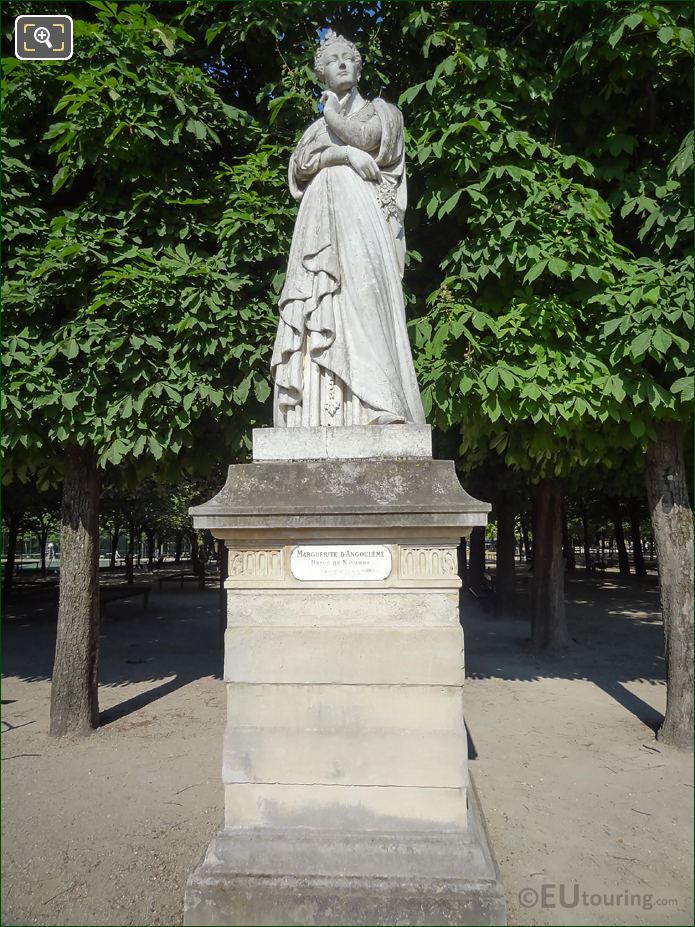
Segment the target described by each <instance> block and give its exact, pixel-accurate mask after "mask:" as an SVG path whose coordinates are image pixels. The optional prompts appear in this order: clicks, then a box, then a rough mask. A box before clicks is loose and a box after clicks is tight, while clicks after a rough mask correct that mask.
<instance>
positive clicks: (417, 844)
mask: <svg viewBox="0 0 695 927" xmlns="http://www.w3.org/2000/svg"><path fill="white" fill-rule="evenodd" d="M469 796H470V799H471V800H470V801H469V815H468V828H467V830H466V832H465V833H464V834H461V835H452V834H436V833H430V834H407V835H404V834H401V835H394V834H389V833H386V834H382V833H373V834H359V833H358V834H355V833H343V832H339V833H331V832H329V831H323V832H321V831H301V830H298V829H294V830H283V831H276V830H249V831H236V832H235V831H229V830H227V831H224V830H223V831H221V832H220V833H219V834H217V835H216V836H215V837H214V838H213V839H212V841H211V842H210V845H209V847H208V849H207V851H206V853H205V856H204V857H203V860H202V862H201V863H200V865H199V866H198V867H197V868H196V869H195V870H194V872H193V874H192V875H191V877H190V879H189V881H188V886H187V889H186V910H185V916H184V923H185V924H188V925H200V927H202V925H208V924H246V925H248V927H255V925H261V924H262V925H287V927H289V925H295V924H298V925H305V924H354V925H358V924H359V925H361V924H366V925H375V927H376V925H382V924H384V925H396V924H399V925H400V924H431V925H444V924H447V925H448V924H452V925H478V924H481V925H482V924H499V925H504V924H506V906H505V901H504V894H503V891H502V883H501V879H500V874H499V870H498V868H497V864H496V862H495V859H494V857H493V855H492V852H491V850H490V848H489V843H488V837H487V832H486V830H485V822H484V819H483V816H482V813H481V811H480V808H479V805H478V802H477V795H476V793H475V788H474V787H473V783H471V788H470V789H469Z"/></svg>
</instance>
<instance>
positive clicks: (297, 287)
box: [271, 31, 425, 427]
mask: <svg viewBox="0 0 695 927" xmlns="http://www.w3.org/2000/svg"><path fill="white" fill-rule="evenodd" d="M361 65H362V59H361V56H360V53H359V51H358V50H357V49H356V48H355V46H354V45H353V44H352V42H348V41H347V40H346V39H344V38H343V37H342V36H338V35H336V34H335V33H334V32H331V31H329V32H328V33H327V34H326V36H325V38H324V40H323V41H322V42H321V44H320V45H319V48H318V50H317V52H316V57H315V61H314V70H315V71H316V75H317V77H318V79H319V81H320V82H321V84H322V85H323V87H324V88H325V92H324V94H323V96H322V101H323V104H324V110H323V115H322V117H321V118H320V119H317V120H316V122H314V123H312V125H310V126H309V128H308V129H307V130H306V132H305V133H304V135H303V136H302V137H301V139H300V141H299V143H298V145H297V147H296V148H295V150H294V152H293V154H292V157H291V159H290V165H289V186H290V191H291V193H292V196H293V197H294V198H295V199H297V200H299V201H300V206H299V213H298V215H297V221H296V225H295V229H294V236H293V239H292V247H291V250H290V256H289V262H288V268H287V276H286V278H285V285H284V288H283V291H282V294H281V296H280V302H279V306H280V321H279V325H278V332H277V337H276V340H275V347H274V351H273V358H272V362H271V363H272V369H273V375H274V378H275V401H274V424H275V426H276V427H278V426H279V427H285V426H287V427H297V426H316V425H337V426H340V425H343V426H345V425H387V424H392V423H402V422H417V423H424V421H425V416H424V412H423V408H422V401H421V399H420V392H419V390H418V385H417V380H416V378H415V370H414V367H413V359H412V355H411V351H410V344H409V342H408V333H407V329H406V323H405V306H404V302H403V290H402V285H401V277H402V275H403V262H404V257H405V238H404V232H403V215H404V212H405V206H406V182H405V163H404V162H405V152H404V147H405V143H404V135H403V117H402V115H401V113H400V111H399V110H398V109H397V108H396V107H395V106H392V105H391V104H390V103H386V102H384V101H383V100H381V99H375V100H372V101H368V100H365V99H364V98H363V97H362V96H361V95H360V92H359V89H358V86H357V83H358V81H359V77H360V69H361Z"/></svg>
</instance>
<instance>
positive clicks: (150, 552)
mask: <svg viewBox="0 0 695 927" xmlns="http://www.w3.org/2000/svg"><path fill="white" fill-rule="evenodd" d="M145 536H146V537H147V569H148V570H149V571H150V573H151V572H152V570H153V569H154V531H146V532H145Z"/></svg>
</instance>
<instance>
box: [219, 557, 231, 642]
mask: <svg viewBox="0 0 695 927" xmlns="http://www.w3.org/2000/svg"><path fill="white" fill-rule="evenodd" d="M217 556H218V560H219V564H220V603H219V609H220V611H219V622H220V627H219V631H220V643H221V645H222V649H224V632H225V631H226V630H227V590H226V589H225V587H224V583H225V580H226V579H227V575H228V572H229V551H228V550H227V545H226V544H225V543H224V541H218V542H217Z"/></svg>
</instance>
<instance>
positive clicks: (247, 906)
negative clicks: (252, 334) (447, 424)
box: [184, 425, 504, 925]
mask: <svg viewBox="0 0 695 927" xmlns="http://www.w3.org/2000/svg"><path fill="white" fill-rule="evenodd" d="M409 429H410V430H412V426H393V425H392V426H385V427H382V428H380V427H377V426H374V427H373V428H354V429H351V428H345V429H335V431H336V432H337V431H343V432H345V434H344V435H341V436H340V443H341V446H342V447H348V446H351V447H352V448H353V453H354V455H355V456H354V458H352V459H339V458H338V459H335V458H332V457H331V453H332V451H331V447H332V446H333V444H332V438H331V435H329V434H327V432H328V431H330V429H318V428H316V429H283V430H282V431H283V432H284V434H278V432H280V431H281V430H279V429H273V430H272V432H273V433H272V434H270V435H264V434H263V433H262V432H261V433H260V435H261V436H260V437H259V433H258V432H256V433H255V434H254V454H256V452H258V453H259V454H262V455H264V456H265V457H266V458H268V457H269V455H270V456H272V455H280V454H282V453H286V454H288V455H289V456H290V457H291V459H285V460H283V459H264V460H256V461H255V462H254V463H252V464H245V465H239V466H234V467H230V468H229V476H228V479H227V483H226V484H225V486H224V488H223V489H222V490H221V492H220V493H219V494H218V495H217V496H216V497H215V498H214V499H212V500H211V501H210V502H208V503H206V504H205V505H202V506H198V507H196V508H194V509H192V510H191V514H192V515H193V519H194V524H195V526H196V527H197V528H209V529H210V530H211V531H212V533H213V534H214V535H215V536H216V537H218V538H223V539H224V540H225V543H226V545H227V547H228V548H229V577H228V579H227V581H226V583H225V585H226V588H227V595H228V626H227V630H226V632H225V681H226V683H227V690H228V698H229V702H228V715H227V728H226V733H225V742H224V763H223V781H224V785H225V822H224V827H223V830H222V831H221V833H220V834H218V835H217V836H216V837H215V838H213V841H212V843H211V844H210V847H209V848H208V852H207V853H206V855H205V858H204V859H203V861H202V863H201V864H200V866H199V867H198V868H197V869H196V870H195V872H194V873H193V875H192V876H191V878H190V880H189V886H188V890H187V893H186V903H185V915H184V922H185V923H186V924H188V925H195V924H201V925H202V924H228V925H234V924H325V925H327V924H367V923H374V924H443V923H446V924H448V923H451V924H484V923H495V924H502V923H503V922H504V904H503V901H502V894H501V887H500V884H499V877H498V874H497V871H496V868H495V865H494V860H493V858H492V854H491V852H490V851H489V848H488V846H487V842H486V838H485V832H484V828H483V827H482V826H481V824H480V817H479V814H478V812H477V810H476V805H475V802H474V801H469V798H470V796H471V791H470V789H469V780H468V760H467V752H466V733H465V728H464V724H463V713H462V701H461V685H462V683H463V658H462V635H461V628H460V625H459V621H458V590H459V587H460V584H461V583H460V580H459V578H458V575H457V558H456V548H457V545H458V543H459V540H460V538H461V537H462V536H465V535H467V534H468V533H470V530H471V528H472V526H474V525H478V524H484V523H485V521H486V514H485V513H486V511H487V510H489V506H488V505H486V504H485V503H481V502H478V501H476V500H475V499H472V498H471V497H470V496H468V495H467V494H466V493H465V492H464V491H463V490H462V489H461V486H460V484H459V482H458V480H457V478H456V473H455V470H454V465H453V463H452V462H451V461H439V460H432V459H431V458H430V457H429V450H428V446H427V435H423V429H421V428H420V429H417V430H418V435H417V436H416V437H417V441H415V446H414V448H413V449H411V453H412V450H414V456H407V451H408V448H409V447H410V445H409V444H408V442H407V440H404V439H407V433H406V432H407V431H408V430H409ZM303 431H306V432H311V433H312V434H308V435H307V439H308V440H307V441H305V442H302V441H301V440H300V438H295V436H294V435H292V437H291V438H288V439H287V440H284V441H283V440H282V439H284V438H285V436H286V435H287V434H289V433H290V432H297V433H301V432H303ZM349 432H352V434H348V433H349ZM300 437H301V435H300ZM309 439H310V440H309ZM312 442H313V443H312ZM370 442H371V445H370ZM370 446H373V447H374V448H375V449H376V450H375V455H376V456H373V457H367V456H365V453H364V452H365V451H366V450H368V449H369V447H370ZM388 449H390V453H392V454H394V456H392V457H389V456H383V455H384V454H386V452H387V450H388ZM300 454H304V455H305V459H300V457H299V455H300ZM324 455H325V456H324ZM395 455H398V456H395Z"/></svg>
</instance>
